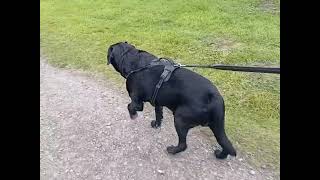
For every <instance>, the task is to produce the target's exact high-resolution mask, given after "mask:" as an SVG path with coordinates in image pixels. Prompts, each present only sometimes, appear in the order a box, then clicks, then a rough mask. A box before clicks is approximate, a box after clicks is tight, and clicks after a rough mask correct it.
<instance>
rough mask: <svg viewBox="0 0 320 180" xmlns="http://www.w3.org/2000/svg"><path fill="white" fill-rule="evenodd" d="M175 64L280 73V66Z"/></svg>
mask: <svg viewBox="0 0 320 180" xmlns="http://www.w3.org/2000/svg"><path fill="white" fill-rule="evenodd" d="M175 66H178V67H198V68H213V69H219V70H229V71H242V72H258V73H272V74H280V68H276V67H256V66H236V65H223V64H213V65H183V64H175Z"/></svg>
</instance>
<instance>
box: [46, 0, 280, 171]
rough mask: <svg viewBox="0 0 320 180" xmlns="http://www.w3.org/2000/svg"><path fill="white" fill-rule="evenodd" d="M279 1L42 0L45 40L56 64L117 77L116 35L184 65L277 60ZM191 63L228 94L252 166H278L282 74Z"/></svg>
mask: <svg viewBox="0 0 320 180" xmlns="http://www.w3.org/2000/svg"><path fill="white" fill-rule="evenodd" d="M279 3H280V2H279V0H277V1H272V0H224V1H220V0H190V1H184V0H161V1H149V0H119V1H111V0H95V1H93V0H69V1H65V0H55V1H53V0H41V1H40V32H41V33H40V44H41V49H42V51H43V52H44V53H45V55H46V56H47V57H48V61H49V63H52V64H53V65H55V66H58V67H63V68H77V69H82V70H86V71H90V72H95V73H102V74H104V75H105V76H106V77H108V78H110V79H112V80H114V81H119V82H123V80H121V78H120V76H119V75H118V74H117V73H115V71H114V70H113V69H112V68H111V67H107V66H106V53H107V47H108V46H109V45H110V44H113V43H115V42H118V41H128V42H129V43H133V44H134V45H136V47H138V48H139V49H144V50H146V51H149V52H151V53H153V54H155V55H158V56H160V57H161V56H165V57H171V58H174V59H176V61H177V62H180V63H183V64H214V63H223V64H238V65H245V64H248V65H261V64H264V65H265V64H266V65H275V66H278V65H279V59H280V18H279V16H280V15H279ZM270 4H271V5H270ZM269 7H270V8H269ZM271 7H272V8H271ZM193 70H194V71H196V72H198V73H200V74H201V75H203V76H205V77H207V78H208V79H210V80H211V81H212V82H214V84H215V85H217V87H218V88H219V90H220V91H221V93H222V94H223V96H224V98H225V102H226V131H227V134H228V135H229V137H230V139H231V141H232V142H234V144H235V146H236V148H238V149H239V151H240V153H243V154H245V155H250V156H249V160H250V162H251V163H252V164H254V165H257V166H260V165H262V164H270V165H272V166H273V167H275V169H277V170H279V161H280V160H279V159H280V153H279V151H280V118H279V116H280V112H279V111H280V95H279V92H280V85H279V84H280V83H279V76H278V75H270V74H253V73H240V72H230V71H229V72H227V71H218V70H210V69H193ZM204 131H205V130H204Z"/></svg>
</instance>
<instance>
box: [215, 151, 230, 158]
mask: <svg viewBox="0 0 320 180" xmlns="http://www.w3.org/2000/svg"><path fill="white" fill-rule="evenodd" d="M214 155H215V156H216V158H217V159H225V158H227V156H228V154H227V153H225V152H224V151H221V150H215V151H214Z"/></svg>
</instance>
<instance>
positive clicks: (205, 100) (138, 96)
mask: <svg viewBox="0 0 320 180" xmlns="http://www.w3.org/2000/svg"><path fill="white" fill-rule="evenodd" d="M107 59H108V64H110V63H111V64H112V66H113V67H114V68H115V70H116V71H118V72H119V73H120V74H121V75H122V76H123V77H124V78H127V82H126V86H127V91H128V93H129V96H130V98H131V103H130V104H128V111H129V114H130V117H131V118H132V119H134V118H135V117H137V111H143V104H144V102H150V101H151V97H152V95H153V92H154V90H155V86H156V84H157V83H158V81H159V79H160V75H161V74H162V72H163V70H164V66H153V67H150V68H145V69H143V70H141V71H139V72H136V73H131V74H130V76H129V77H128V74H129V73H130V72H131V71H133V70H136V69H139V68H141V67H144V66H146V65H148V64H150V63H151V61H153V60H154V59H157V57H156V56H154V55H152V54H150V53H148V52H146V51H143V50H138V49H136V48H135V47H134V46H132V45H130V44H128V43H127V42H119V43H116V44H113V45H111V46H110V47H109V49H108V55H107ZM154 106H155V115H156V120H154V121H152V122H151V126H152V127H153V128H157V127H160V126H161V121H162V118H163V116H162V114H163V112H162V107H163V106H165V107H167V108H169V109H170V110H171V111H172V112H173V115H174V125H175V128H176V131H177V134H178V136H179V144H178V145H177V146H169V147H167V151H168V153H170V154H175V153H179V152H181V151H184V150H185V149H186V148H187V144H186V136H187V133H188V131H189V129H190V128H193V127H195V126H198V125H201V126H209V127H210V129H211V130H212V132H213V133H214V135H215V137H216V139H217V141H218V143H219V144H220V145H221V147H222V149H223V150H222V151H220V150H216V151H215V155H216V157H217V158H219V159H224V158H226V157H227V156H228V154H230V155H232V156H236V151H235V149H234V148H233V146H232V144H231V143H230V141H229V139H228V137H227V136H226V133H225V129H224V116H225V109H224V100H223V98H222V96H221V95H220V93H219V91H218V90H217V88H216V87H215V86H214V85H213V84H212V83H211V82H210V81H209V80H208V79H206V78H204V77H202V76H201V75H199V74H196V73H194V72H192V71H190V70H188V69H185V68H178V69H176V70H175V71H174V72H173V73H172V75H171V77H170V79H169V80H168V81H167V82H165V83H163V85H162V86H161V88H160V90H159V92H158V95H157V96H156V98H155V101H154Z"/></svg>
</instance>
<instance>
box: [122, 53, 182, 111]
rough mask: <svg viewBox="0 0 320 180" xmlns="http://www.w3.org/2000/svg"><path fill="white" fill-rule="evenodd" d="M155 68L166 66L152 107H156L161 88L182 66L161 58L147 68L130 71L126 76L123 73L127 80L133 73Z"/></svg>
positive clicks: (152, 98) (146, 66) (156, 89)
mask: <svg viewBox="0 0 320 180" xmlns="http://www.w3.org/2000/svg"><path fill="white" fill-rule="evenodd" d="M153 66H164V69H163V72H162V74H161V75H160V80H159V82H158V83H157V85H156V87H155V89H154V91H153V94H152V97H151V101H150V103H151V105H153V106H154V105H155V100H156V98H157V95H158V92H159V89H160V88H161V86H162V84H163V83H164V82H167V81H168V80H169V79H170V77H171V75H172V73H173V71H175V70H176V69H177V68H180V66H179V65H178V64H175V63H174V62H173V61H172V60H168V59H164V58H159V59H154V60H152V61H151V62H150V63H149V64H147V65H145V66H143V67H141V68H138V69H135V70H132V71H130V72H129V73H128V74H127V75H125V73H124V72H122V74H123V76H124V77H125V78H126V79H128V78H129V76H130V75H132V74H133V73H136V72H139V71H142V70H144V69H147V68H150V67H153Z"/></svg>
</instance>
